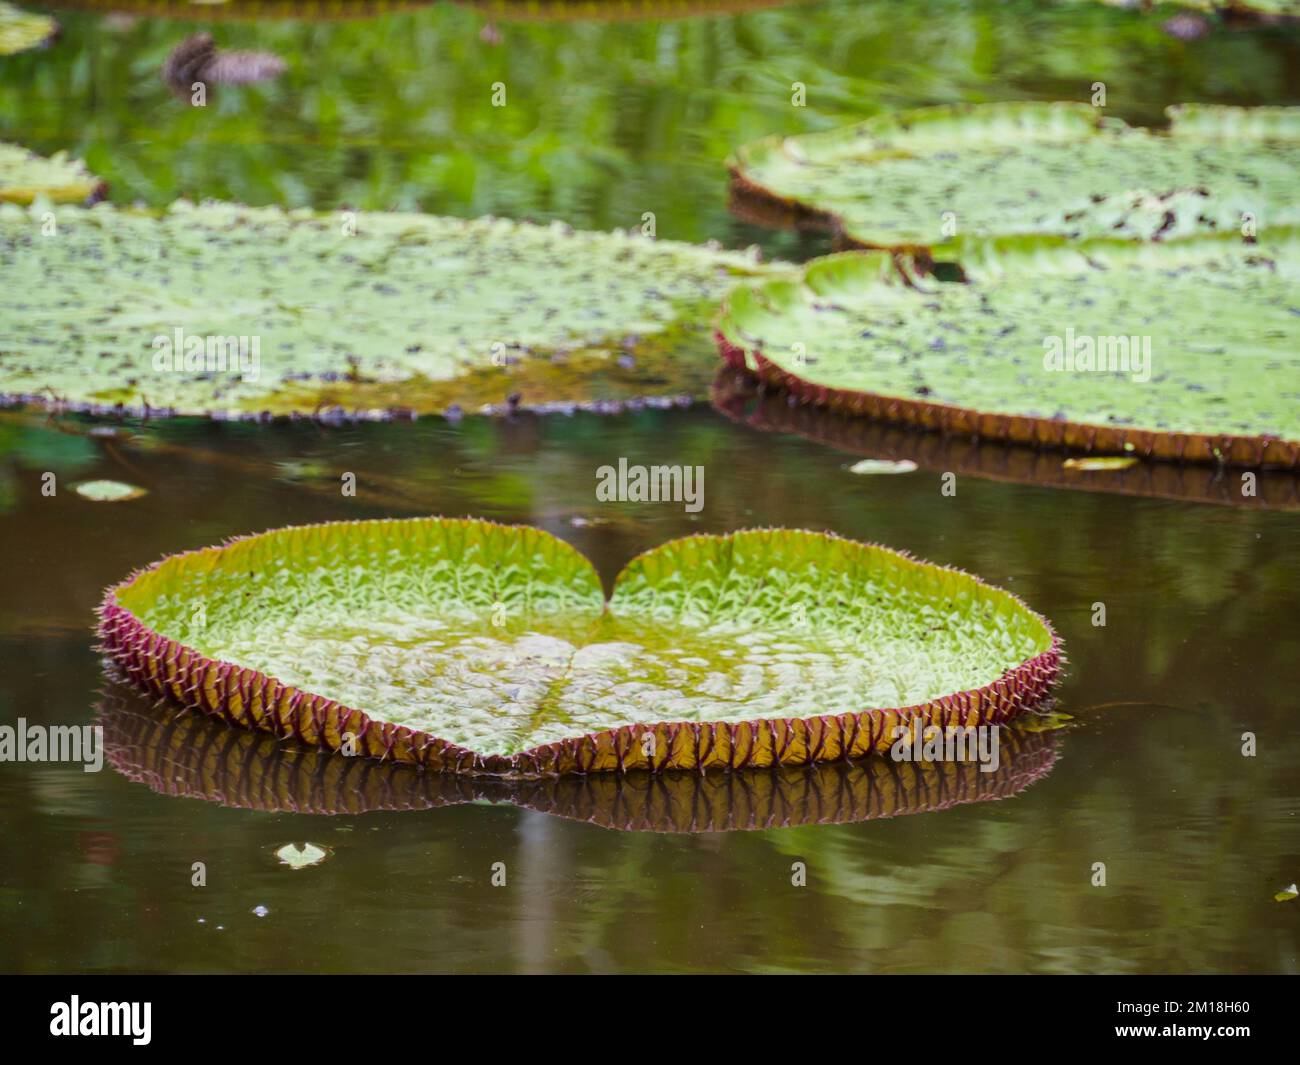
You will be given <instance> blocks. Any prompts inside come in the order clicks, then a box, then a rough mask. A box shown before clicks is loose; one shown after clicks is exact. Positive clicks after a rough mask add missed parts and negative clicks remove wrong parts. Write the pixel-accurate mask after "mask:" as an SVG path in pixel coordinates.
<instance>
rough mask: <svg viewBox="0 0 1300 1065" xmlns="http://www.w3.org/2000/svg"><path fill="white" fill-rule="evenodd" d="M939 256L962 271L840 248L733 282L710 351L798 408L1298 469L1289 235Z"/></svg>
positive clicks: (1010, 245) (1048, 243) (973, 250)
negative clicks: (899, 263) (951, 273)
mask: <svg viewBox="0 0 1300 1065" xmlns="http://www.w3.org/2000/svg"><path fill="white" fill-rule="evenodd" d="M948 251H949V253H950V255H951V258H953V259H954V260H955V261H957V262H959V263H960V264H961V267H962V269H963V270H964V272H965V275H966V277H967V278H968V283H964V284H963V283H948V282H941V281H937V280H935V279H933V278H917V277H909V276H906V275H905V273H904V272H902V271H900V270H899V269H896V268H895V263H894V262H893V261H892V260H891V259H890V257H889V256H887V255H885V254H884V253H881V252H848V253H844V254H841V255H834V256H829V257H827V258H825V259H820V260H817V261H814V262H813V263H811V264H809V265H808V266H807V268H806V269H805V271H804V273H803V276H802V278H800V279H797V280H796V279H786V278H780V279H773V280H771V281H769V282H766V283H762V284H757V285H741V286H739V287H738V288H737V290H736V291H735V292H733V293H732V294H731V295H730V297H728V301H727V306H726V308H725V309H724V312H723V314H722V317H721V319H720V321H719V340H720V344H721V346H722V349H723V353H724V356H725V357H726V358H727V359H728V361H729V362H731V364H732V365H735V366H737V367H738V368H742V369H746V370H748V371H750V372H752V373H755V374H757V375H758V376H759V377H760V378H762V379H763V380H766V381H768V382H770V383H773V384H777V385H779V386H783V387H786V388H788V389H790V390H791V391H792V392H794V393H795V394H797V395H799V396H801V397H803V398H805V399H807V400H808V401H810V402H813V403H819V404H824V405H827V406H830V407H833V408H836V409H840V410H844V411H847V412H849V413H853V414H862V415H867V416H870V417H874V418H879V419H882V420H886V421H894V422H900V423H905V424H910V425H915V426H920V427H922V428H927V429H937V430H941V431H945V432H951V433H954V434H962V435H968V436H969V435H978V436H982V437H985V438H989V439H998V440H1006V441H1011V442H1016V443H1027V444H1034V445H1051V446H1057V447H1067V448H1073V449H1078V450H1081V451H1087V452H1100V453H1109V454H1118V455H1126V454H1132V455H1136V456H1146V457H1158V458H1169V459H1186V460H1191V461H1226V462H1230V463H1234V464H1240V465H1250V466H1278V467H1284V468H1295V467H1297V466H1300V343H1297V340H1298V339H1300V304H1297V300H1296V292H1297V280H1298V279H1300V230H1295V229H1282V230H1277V231H1267V232H1261V234H1260V236H1259V241H1258V243H1256V244H1246V243H1243V242H1242V241H1241V240H1240V238H1238V237H1236V236H1235V235H1228V234H1225V235H1223V236H1205V237H1189V238H1185V239H1183V240H1177V241H1167V242H1161V243H1146V244H1143V243H1138V242H1133V241H1118V240H1105V239H1094V240H1088V241H1076V242H1070V241H1068V240H1066V239H1065V238H1060V237H1038V236H1029V237H1011V238H1005V239H1002V240H990V241H967V242H964V243H962V244H959V245H957V246H955V247H953V248H951V249H948ZM936 254H938V253H936Z"/></svg>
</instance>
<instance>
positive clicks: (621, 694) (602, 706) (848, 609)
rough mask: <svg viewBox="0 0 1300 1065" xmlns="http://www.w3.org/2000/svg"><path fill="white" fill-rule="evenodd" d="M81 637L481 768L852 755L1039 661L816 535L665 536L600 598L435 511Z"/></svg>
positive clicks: (966, 588) (147, 591)
mask: <svg viewBox="0 0 1300 1065" xmlns="http://www.w3.org/2000/svg"><path fill="white" fill-rule="evenodd" d="M195 601H202V602H203V603H204V605H205V613H206V624H205V626H204V627H203V629H202V631H201V632H200V633H198V634H197V636H196V635H194V634H193V633H192V626H191V625H190V624H189V615H190V613H191V612H192V604H193V602H195ZM100 633H101V636H102V637H103V639H104V642H105V645H106V647H107V648H108V649H109V652H110V653H111V654H112V655H113V657H114V658H116V659H117V660H118V661H119V662H121V663H122V664H123V666H124V667H125V668H126V669H127V671H128V673H129V674H130V675H131V676H132V677H133V678H134V679H135V680H136V681H137V682H138V683H139V684H141V685H142V686H144V687H146V688H148V689H149V690H150V691H151V692H152V693H154V694H155V695H158V696H170V697H172V698H173V699H176V700H179V701H181V702H184V703H188V704H194V703H196V702H197V703H198V704H199V705H200V706H201V707H202V708H203V709H205V710H207V711H209V712H210V713H214V714H220V715H221V716H223V717H224V718H225V719H226V720H227V721H229V722H231V723H232V724H239V725H244V726H246V727H252V728H260V729H264V730H267V731H272V732H275V733H277V734H281V735H287V734H293V735H294V736H296V737H297V738H298V740H299V741H300V742H303V743H306V744H315V745H320V746H325V747H328V748H330V749H335V750H339V749H342V750H345V751H347V750H350V749H352V750H355V751H356V753H359V754H368V755H370V756H372V757H379V758H384V759H386V760H397V761H404V762H417V763H421V764H424V765H426V766H429V767H431V768H437V769H448V770H457V771H466V772H487V773H525V774H543V773H566V772H575V771H576V772H592V771H596V772H599V771H607V770H613V771H625V770H632V769H643V768H649V769H653V770H655V771H658V770H663V769H679V768H687V769H689V768H700V769H704V768H710V767H717V768H746V767H751V766H752V767H763V766H769V765H776V764H804V763H808V762H817V761H830V760H834V759H837V758H842V757H845V756H846V755H847V756H852V757H856V756H860V755H865V754H867V753H870V752H872V751H880V750H886V749H888V748H889V746H890V745H891V744H892V742H893V739H894V738H895V737H893V735H892V733H893V730H894V729H895V728H896V727H897V726H898V725H899V724H900V723H902V722H906V721H911V720H919V721H923V722H931V721H932V722H936V723H942V724H960V725H972V724H1000V723H1002V722H1004V721H1006V720H1009V719H1010V718H1012V717H1013V716H1015V715H1016V714H1018V713H1020V712H1021V711H1022V710H1024V709H1026V708H1027V707H1029V706H1031V705H1033V704H1034V703H1036V702H1037V701H1038V700H1039V699H1041V698H1042V697H1043V696H1044V695H1046V693H1047V692H1048V691H1049V689H1050V688H1051V685H1052V684H1053V682H1054V681H1055V678H1056V675H1057V670H1058V660H1059V652H1058V642H1057V639H1056V637H1055V635H1054V633H1053V632H1052V630H1051V628H1050V626H1048V624H1047V623H1046V622H1045V621H1044V620H1043V619H1042V618H1040V617H1039V616H1038V615H1037V614H1034V613H1033V612H1032V611H1030V610H1029V609H1028V608H1027V607H1026V606H1025V605H1024V604H1023V603H1021V602H1020V601H1019V600H1018V599H1016V598H1015V597H1014V596H1012V595H1010V594H1009V593H1007V592H1004V591H1000V590H998V589H994V588H991V587H989V586H987V585H985V584H983V583H982V582H980V581H978V580H977V579H976V578H974V577H971V576H969V575H967V574H964V573H960V572H957V571H954V570H948V569H943V568H940V567H937V566H932V565H928V564H926V563H922V562H917V561H914V560H912V559H909V558H907V557H905V556H903V555H899V554H896V553H895V552H892V551H889V550H887V549H885V548H880V547H872V546H866V545H863V544H858V543H855V542H853V541H848V540H841V539H839V538H837V537H835V536H831V535H828V534H821V533H811V532H794V531H784V530H772V531H764V532H743V533H735V534H733V535H730V536H695V537H687V538H685V539H681V540H675V541H672V542H670V543H668V544H665V545H663V546H662V547H659V548H657V549H655V550H653V551H649V552H647V553H646V554H643V555H640V556H638V557H637V558H635V559H633V560H632V561H631V562H630V563H629V564H628V565H627V567H626V568H625V569H624V570H623V572H622V573H621V574H620V576H619V578H618V580H617V582H616V583H615V587H614V593H613V596H612V598H611V599H610V600H609V602H608V604H607V603H606V600H605V595H604V592H603V590H602V587H601V583H600V580H599V578H598V577H597V575H596V572H595V570H594V569H593V568H592V566H591V564H590V563H589V562H588V561H587V560H586V559H585V558H583V557H582V556H581V555H580V554H578V552H576V551H575V550H574V549H573V548H571V547H569V546H568V545H567V544H565V543H563V542H562V541H560V540H557V539H555V538H554V537H552V536H550V535H549V534H547V533H544V532H542V531H540V530H537V529H529V528H525V527H510V526H498V525H493V524H491V523H487V522H478V521H452V520H442V519H416V520H409V521H368V522H350V523H338V524H331V525H320V526H304V527H301V528H291V529H285V530H280V531H276V532H271V533H264V534H262V535H259V536H253V537H247V538H244V539H241V540H237V541H234V542H232V543H230V544H228V545H226V546H224V547H219V548H211V549H207V550H204V551H199V552H190V553H187V554H182V555H177V556H173V557H171V558H169V559H166V560H164V561H162V562H161V563H158V564H157V565H155V566H153V567H151V568H150V569H148V570H146V571H144V572H142V573H140V574H138V575H136V576H134V577H132V578H130V579H128V580H127V581H125V582H124V583H123V584H120V585H118V586H117V587H115V588H113V589H110V590H109V592H108V593H107V595H106V597H105V600H104V605H103V608H102V619H101V625H100ZM182 639H185V640H189V641H192V643H193V646H190V647H186V646H184V645H183V644H182V643H181V642H180V641H181V640H182Z"/></svg>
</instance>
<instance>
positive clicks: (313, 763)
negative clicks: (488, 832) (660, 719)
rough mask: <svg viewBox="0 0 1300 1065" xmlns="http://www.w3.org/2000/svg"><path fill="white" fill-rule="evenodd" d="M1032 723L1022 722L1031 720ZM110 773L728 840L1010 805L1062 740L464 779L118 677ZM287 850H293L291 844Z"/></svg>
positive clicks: (291, 801)
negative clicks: (963, 757) (758, 764)
mask: <svg viewBox="0 0 1300 1065" xmlns="http://www.w3.org/2000/svg"><path fill="white" fill-rule="evenodd" d="M1031 719H1032V720H1031ZM96 720H97V723H98V724H99V725H101V726H102V727H103V729H104V755H105V758H106V760H107V762H108V764H109V765H111V766H112V767H113V769H115V770H116V771H117V772H119V773H121V774H122V775H123V776H125V777H127V778H128V779H130V780H133V781H136V782H138V783H141V784H144V785H145V786H146V787H148V788H150V789H151V790H153V791H155V792H157V793H158V794H161V795H170V796H176V797H178V798H190V799H199V800H201V801H203V802H212V803H220V804H221V805H223V806H230V807H235V808H239V809H245V810H259V811H263V812H271V813H273V812H285V813H295V814H317V815H348V816H350V815H354V814H361V813H367V812H369V811H376V810H385V811H388V810H394V811H400V810H432V809H438V808H441V807H444V806H459V805H462V804H465V803H491V804H494V805H497V804H509V805H511V806H517V807H519V808H521V809H525V810H534V811H537V812H538V813H545V814H550V815H551V816H554V817H564V818H571V819H573V820H577V821H583V822H585V823H587V824H593V825H599V826H600V827H602V828H610V829H616V830H618V831H622V832H692V833H693V832H736V831H758V830H766V829H774V828H789V827H792V826H796V825H830V824H849V823H854V822H860V821H872V820H876V819H879V818H889V817H899V816H903V815H907V814H919V813H928V812H932V811H936V812H937V811H940V810H945V809H948V808H950V807H953V806H960V805H963V804H966V803H974V802H989V801H995V800H998V799H1005V798H1010V797H1011V796H1013V795H1016V794H1018V793H1019V792H1021V791H1023V790H1024V789H1025V788H1027V787H1028V786H1029V785H1030V784H1033V783H1034V782H1035V781H1037V780H1041V779H1042V778H1043V777H1045V776H1046V775H1047V774H1048V773H1050V772H1051V771H1052V768H1053V766H1054V765H1055V764H1056V759H1057V754H1058V751H1059V749H1060V743H1059V742H1058V739H1059V736H1060V732H1059V730H1058V731H1046V730H1042V729H1041V726H1040V722H1039V718H1038V715H1036V714H1025V715H1023V716H1022V717H1021V718H1020V722H1028V723H1029V724H1031V725H1033V726H1034V728H1033V730H1032V731H1029V730H1027V729H1026V728H1024V727H1022V726H1021V724H1020V723H1019V722H1018V723H1017V724H1016V725H1013V726H1009V727H1007V728H1004V729H1002V730H1001V731H1000V732H999V733H998V737H999V740H998V746H999V758H998V764H997V767H996V769H994V770H993V771H992V772H985V771H984V767H981V766H980V765H979V764H978V763H977V762H971V761H941V762H921V761H914V762H906V761H905V762H894V761H891V760H889V759H885V758H867V759H859V760H857V761H852V762H835V763H825V762H823V763H819V764H817V765H810V766H783V767H778V768H771V769H751V770H746V771H738V772H736V773H664V774H660V775H657V776H650V775H648V774H645V773H631V774H621V773H601V774H596V775H591V776H575V775H568V776H553V777H532V778H528V779H520V778H514V779H511V778H507V777H499V776H468V775H465V774H461V773H426V772H423V771H422V770H421V769H420V767H419V766H414V765H409V764H406V763H400V762H389V763H386V764H379V763H377V762H374V761H371V760H370V759H365V758H344V757H342V756H341V755H337V754H331V753H328V752H325V751H320V750H314V749H311V748H304V747H303V746H302V745H300V744H296V743H284V742H281V741H279V740H276V739H275V738H274V737H271V736H268V735H266V734H265V733H262V732H252V731H249V730H247V729H238V728H229V727H227V726H226V725H225V724H223V723H222V722H221V721H218V720H216V719H214V718H212V717H210V716H208V715H207V714H203V713H198V712H182V713H177V712H176V711H175V709H174V708H172V707H169V706H165V705H164V706H156V705H153V704H152V703H151V702H149V701H148V700H147V699H146V698H145V697H144V696H143V695H140V694H138V693H137V692H135V691H133V690H131V689H130V688H128V687H127V686H126V685H125V684H123V683H121V682H118V681H110V683H109V685H108V686H107V688H106V690H105V696H104V699H103V700H102V701H101V703H100V705H99V713H98V717H97V719H96ZM290 846H292V844H291V845H290Z"/></svg>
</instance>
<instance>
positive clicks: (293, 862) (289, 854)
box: [275, 843, 330, 870]
mask: <svg viewBox="0 0 1300 1065" xmlns="http://www.w3.org/2000/svg"><path fill="white" fill-rule="evenodd" d="M329 854H330V852H329V848H327V847H318V846H316V844H314V843H286V844H285V845H284V846H283V847H280V848H278V849H277V850H276V852H275V856H276V858H277V859H278V860H279V862H280V864H281V865H287V866H288V867H289V868H290V869H295V870H297V869H306V868H308V867H310V866H313V865H319V864H320V863H321V862H323V861H324V860H325V859H326V858H328V857H329Z"/></svg>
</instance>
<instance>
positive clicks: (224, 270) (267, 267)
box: [0, 204, 772, 415]
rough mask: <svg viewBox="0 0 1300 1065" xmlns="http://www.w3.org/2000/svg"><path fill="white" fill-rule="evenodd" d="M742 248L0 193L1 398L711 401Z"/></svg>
mask: <svg viewBox="0 0 1300 1065" xmlns="http://www.w3.org/2000/svg"><path fill="white" fill-rule="evenodd" d="M771 269H772V268H771V267H767V266H764V265H762V264H760V263H759V262H757V260H756V258H755V257H754V256H751V255H748V254H742V253H730V252H722V251H712V250H709V249H707V248H701V247H694V246H691V245H686V244H679V243H673V242H671V241H666V240H654V239H651V238H649V237H642V236H626V235H621V234H617V233H575V232H573V231H571V230H569V229H568V228H567V227H563V226H558V225H552V226H535V225H530V224H526V223H519V222H509V221H501V220H496V219H490V218H489V219H479V220H476V221H472V222H466V221H461V220H458V219H451V218H438V217H433V216H426V215H413V214H359V215H355V214H349V213H346V212H344V213H340V214H337V215H316V214H312V213H309V212H293V213H285V212H283V211H281V210H278V209H275V208H262V209H252V208H246V207H238V206H233V205H223V204H208V205H205V206H202V207H193V206H190V205H188V204H178V205H176V206H174V207H173V208H172V209H171V210H169V211H168V212H167V213H166V214H164V215H162V216H161V217H158V216H155V215H153V214H149V213H144V212H136V211H130V210H119V209H114V208H111V207H108V206H106V205H101V206H99V207H96V208H94V209H92V210H81V209H75V208H66V207H65V208H61V209H59V210H58V211H57V226H56V230H55V233H54V235H52V236H51V235H45V234H43V233H42V230H41V223H40V220H39V219H37V218H36V217H34V216H33V215H32V214H30V213H29V212H27V211H23V210H21V209H20V208H17V207H13V206H10V207H4V206H2V205H0V271H3V272H4V273H5V274H6V275H10V274H12V275H13V276H16V277H24V278H27V279H29V281H30V283H28V284H25V285H20V286H8V287H5V288H3V289H0V322H3V325H4V330H3V340H2V341H0V394H4V395H8V396H18V397H23V398H27V399H32V400H44V401H45V402H50V401H51V399H52V398H53V399H55V400H57V401H60V402H63V403H66V404H68V405H70V406H72V407H74V408H88V409H92V410H93V409H100V408H107V407H113V406H115V405H117V404H121V405H123V406H125V407H127V408H132V409H148V410H150V411H152V412H153V413H154V414H158V413H176V414H203V413H219V414H226V415H239V414H241V413H253V412H261V411H269V412H271V413H291V412H299V413H306V414H311V413H313V412H316V411H318V410H320V409H322V408H325V407H334V406H337V407H342V408H344V409H345V410H347V411H357V412H362V413H366V414H369V413H372V412H376V411H378V412H383V411H391V410H403V411H405V410H415V411H419V412H431V413H436V412H440V411H443V410H446V409H448V408H450V407H452V406H460V407H462V408H465V409H476V408H478V407H480V406H483V405H486V404H499V403H505V402H506V401H507V400H512V401H514V402H522V403H523V404H524V405H527V406H534V405H536V406H540V405H543V404H546V403H589V404H597V403H601V402H604V401H618V400H625V399H631V398H645V397H676V396H680V395H683V394H686V395H700V396H702V395H705V394H707V390H708V381H709V379H710V378H711V377H712V373H713V356H712V345H711V342H710V339H709V335H708V322H709V320H710V319H711V318H712V316H713V314H714V313H715V312H716V307H717V304H718V302H719V301H720V299H721V298H722V296H723V295H724V294H725V293H726V291H727V290H728V289H729V288H730V287H731V285H732V284H734V282H735V281H736V280H737V279H738V278H741V277H745V276H754V275H762V274H764V273H766V272H768V271H769V270H771Z"/></svg>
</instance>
